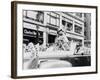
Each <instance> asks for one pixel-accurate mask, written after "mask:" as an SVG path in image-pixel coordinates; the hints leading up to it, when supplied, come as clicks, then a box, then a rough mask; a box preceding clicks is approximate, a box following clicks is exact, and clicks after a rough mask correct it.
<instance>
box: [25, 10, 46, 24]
mask: <svg viewBox="0 0 100 80" xmlns="http://www.w3.org/2000/svg"><path fill="white" fill-rule="evenodd" d="M26 14H27V15H26V17H27V18H29V19H32V20H34V21H37V22H41V23H43V21H44V13H43V12H42V11H29V10H28V11H26Z"/></svg>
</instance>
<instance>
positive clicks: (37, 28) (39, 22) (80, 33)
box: [23, 10, 84, 46]
mask: <svg viewBox="0 0 100 80" xmlns="http://www.w3.org/2000/svg"><path fill="white" fill-rule="evenodd" d="M59 29H64V30H65V32H66V37H68V40H73V41H74V42H81V43H82V45H83V46H84V13H76V12H73V13H72V12H60V11H59V12H57V11H34V10H23V38H24V40H23V42H24V43H26V44H27V43H28V42H33V43H34V44H37V43H38V42H39V43H40V44H43V45H46V44H51V43H54V42H55V38H56V36H57V31H58V30H59Z"/></svg>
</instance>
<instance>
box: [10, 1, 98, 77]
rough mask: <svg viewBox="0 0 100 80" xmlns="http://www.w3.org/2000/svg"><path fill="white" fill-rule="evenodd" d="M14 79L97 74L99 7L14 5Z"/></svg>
mask: <svg viewBox="0 0 100 80" xmlns="http://www.w3.org/2000/svg"><path fill="white" fill-rule="evenodd" d="M12 6H13V8H12V14H13V18H12V19H13V20H12V23H13V24H12V33H13V34H12V48H13V50H12V60H13V61H12V67H13V68H12V76H14V77H38V76H49V75H50V76H60V75H63V74H64V75H69V74H70V75H71V74H86V73H87V74H89V73H97V7H96V6H83V5H82V6H81V5H67V4H52V3H51V4H50V3H34V2H33V3H32V2H20V1H19V2H13V3H12Z"/></svg>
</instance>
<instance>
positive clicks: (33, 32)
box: [24, 28, 37, 35]
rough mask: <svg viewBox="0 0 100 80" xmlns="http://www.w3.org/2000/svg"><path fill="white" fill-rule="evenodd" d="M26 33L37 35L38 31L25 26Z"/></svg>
mask: <svg viewBox="0 0 100 80" xmlns="http://www.w3.org/2000/svg"><path fill="white" fill-rule="evenodd" d="M24 34H27V35H36V34H37V33H36V31H35V30H31V29H26V28H24Z"/></svg>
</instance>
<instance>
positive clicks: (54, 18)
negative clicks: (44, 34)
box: [47, 12, 60, 26]
mask: <svg viewBox="0 0 100 80" xmlns="http://www.w3.org/2000/svg"><path fill="white" fill-rule="evenodd" d="M59 20H60V16H59V14H57V13H54V12H49V13H48V17H47V23H48V24H50V25H53V26H59V25H60V24H59V22H60V21H59Z"/></svg>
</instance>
